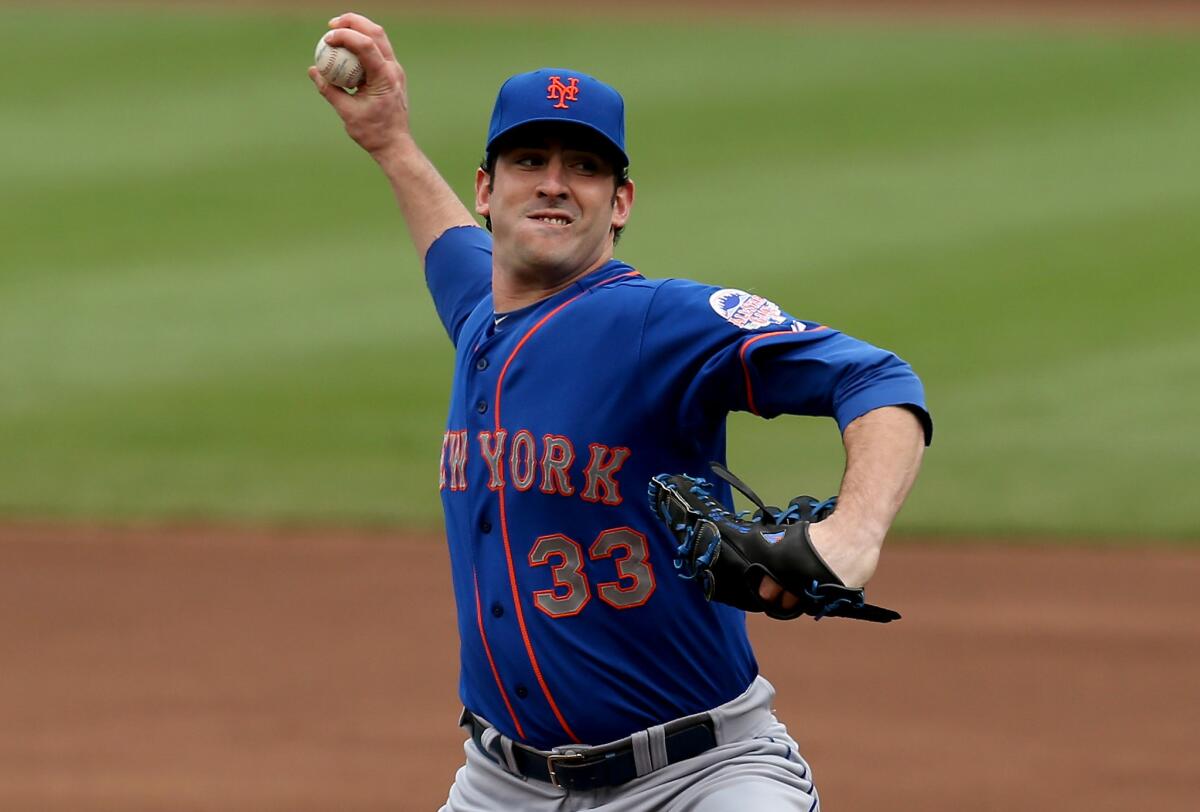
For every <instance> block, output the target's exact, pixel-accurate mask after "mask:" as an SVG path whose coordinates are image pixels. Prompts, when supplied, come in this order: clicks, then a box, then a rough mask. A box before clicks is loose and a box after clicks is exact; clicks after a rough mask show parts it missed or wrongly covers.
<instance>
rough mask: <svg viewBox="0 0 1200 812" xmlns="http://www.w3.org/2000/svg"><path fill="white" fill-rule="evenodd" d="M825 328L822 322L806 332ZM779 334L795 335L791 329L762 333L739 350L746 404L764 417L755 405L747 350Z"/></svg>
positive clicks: (752, 410) (747, 341) (747, 340)
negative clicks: (744, 382)
mask: <svg viewBox="0 0 1200 812" xmlns="http://www.w3.org/2000/svg"><path fill="white" fill-rule="evenodd" d="M824 329H827V328H826V327H825V325H824V324H822V325H821V326H820V327H814V328H812V329H811V330H805V331H804V332H806V333H815V332H816V331H818V330H824ZM779 335H793V333H792V331H791V330H776V331H774V332H772V333H760V334H759V335H756V336H753V337H751V338H748V339H746V340H745V341H744V342H743V343H742V348H741V350H739V351H738V360H739V361H741V362H742V377H743V378H745V381H746V405H747V406H749V407H750V413H751V414H753V415H757V416H758V417H762V415H760V414H759V413H758V407H757V406H755V405H754V387H752V386H751V385H750V367H749V366H748V365H747V364H746V350H748V349H750V345H751V344H754V343H756V342H759V341H762V340H763V339H764V338H773V337H774V336H779Z"/></svg>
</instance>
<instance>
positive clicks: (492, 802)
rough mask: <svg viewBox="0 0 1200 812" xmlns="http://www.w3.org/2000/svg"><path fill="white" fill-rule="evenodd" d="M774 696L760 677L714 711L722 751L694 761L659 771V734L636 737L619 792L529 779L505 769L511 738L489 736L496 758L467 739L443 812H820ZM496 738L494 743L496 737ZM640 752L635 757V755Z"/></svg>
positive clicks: (487, 741)
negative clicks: (654, 746) (634, 773)
mask: <svg viewBox="0 0 1200 812" xmlns="http://www.w3.org/2000/svg"><path fill="white" fill-rule="evenodd" d="M774 698H775V689H774V688H773V687H772V686H771V683H769V682H767V680H765V679H764V678H762V677H761V676H760V677H758V678H757V679H755V681H754V682H752V683H750V687H749V688H747V689H746V691H745V692H744V693H743V694H742V695H741V696H739V697H737V698H736V699H734V700H732V701H730V702H727V703H725V704H724V705H721V706H720V707H717V708H714V709H713V710H712V711H710V713H711V715H712V719H713V723H714V729H715V732H716V739H717V746H716V747H714V748H712V749H711V750H708V751H706V752H704V753H701V754H700V755H698V756H694V757H693V758H689V759H685V760H683V761H680V762H677V763H675V764H668V765H667V766H665V767H659V768H655V767H654V764H653V762H654V759H653V757H652V755H651V753H650V752H649V751H650V749H651V745H650V744H649V743H648V742H649V741H651V740H652V739H653V738H654V736H655V728H650V729H649V730H648V731H645V733H648V734H649V735H640V734H636V735H635V736H634V737H633V742H634V746H635V748H638V747H641V748H644V752H641V753H638V763H639V764H644V765H646V769H645V770H639V772H640V773H641V774H640V775H639V777H637V778H635V779H634V780H632V781H629V782H627V783H625V784H621V785H620V786H616V787H608V788H603V789H595V790H565V789H560V788H557V787H554V786H553V785H551V784H549V783H546V782H544V781H539V780H537V779H532V778H524V777H522V776H519V775H516V774H514V773H513V772H511V771H509V770H508V769H507V768H506V767H504V766H503V764H504V762H505V759H504V755H503V753H504V747H505V740H506V737H504V736H502V735H500V734H499V732H498V731H495V732H494V731H487V732H486V733H485V734H484V736H483V742H484V744H485V746H487V748H488V750H489V752H490V753H491V757H489V756H487V755H484V753H483V752H481V751H480V749H479V747H478V746H477V745H476V744H475V742H474V740H472V739H467V741H466V744H465V745H464V748H463V749H464V750H465V751H466V754H467V762H466V764H465V765H463V766H462V767H460V768H459V770H458V773H457V775H456V776H455V779H454V786H452V787H451V788H450V797H449V798H448V799H447V801H446V804H445V806H443V807H442V808H441V812H515V811H516V810H520V811H521V812H577V810H598V811H599V812H659V811H660V810H661V812H734V811H735V810H737V811H739V812H740V810H755V812H819V810H820V799H819V798H818V796H817V790H816V788H815V787H814V786H813V782H812V771H811V770H810V769H809V767H808V764H807V763H805V761H804V759H803V758H801V757H800V752H799V748H798V747H797V745H796V742H795V741H794V740H793V739H792V737H791V736H789V735H788V733H787V728H785V727H784V726H783V724H782V723H781V722H780V721H779V720H778V719H776V718H775V714H774V713H773V712H772V710H771V703H772V702H773V701H774ZM489 734H492V735H489ZM636 752H637V750H636V749H635V753H636Z"/></svg>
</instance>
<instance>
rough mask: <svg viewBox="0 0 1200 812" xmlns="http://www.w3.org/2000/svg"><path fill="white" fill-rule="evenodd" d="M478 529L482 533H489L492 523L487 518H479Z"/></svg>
mask: <svg viewBox="0 0 1200 812" xmlns="http://www.w3.org/2000/svg"><path fill="white" fill-rule="evenodd" d="M479 529H480V530H481V531H482V532H484V533H490V532H492V523H491V522H489V521H488V520H487V519H480V520H479Z"/></svg>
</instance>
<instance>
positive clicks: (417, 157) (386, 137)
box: [308, 14, 479, 259]
mask: <svg viewBox="0 0 1200 812" xmlns="http://www.w3.org/2000/svg"><path fill="white" fill-rule="evenodd" d="M329 27H330V28H331V29H333V30H332V31H331V32H330V33H329V34H326V35H325V41H326V42H328V43H329V44H330V45H336V46H341V47H343V48H346V49H348V50H350V51H352V52H353V53H354V55H355V56H357V57H358V59H359V61H360V62H362V65H363V68H364V69H365V71H366V77H367V81H366V84H365V85H363V86H362V87H360V88H359V89H358V92H357V93H355V94H353V95H351V94H349V93H346V92H345V91H344V90H342V89H341V88H339V87H335V86H333V85H331V84H329V83H327V82H326V81H325V80H324V79H322V78H321V75H320V74H319V73H318V72H317V69H316V68H315V67H310V68H309V69H308V76H309V78H310V79H312V81H313V84H314V85H316V87H317V90H318V91H319V92H320V94H321V95H322V96H324V97H325V100H326V101H327V102H329V104H330V105H331V106H332V107H333V109H334V110H336V111H337V114H338V115H339V116H340V117H341V119H342V122H343V123H344V124H345V125H346V132H347V133H348V134H349V135H350V137H351V138H353V139H354V140H355V141H356V142H358V145H359V146H361V147H362V148H363V149H364V150H366V152H367V154H369V155H370V156H371V157H372V158H373V159H375V162H376V163H378V164H379V166H380V168H381V169H383V172H384V174H385V175H386V176H387V179H388V182H389V183H390V184H391V186H392V192H393V193H394V194H395V196H396V202H397V203H398V204H399V205H400V212H401V214H402V215H403V217H404V222H405V224H406V225H407V226H408V233H409V236H411V237H412V241H413V245H414V246H415V247H416V249H417V254H418V256H420V257H421V258H422V259H424V257H425V254H426V253H427V252H428V251H429V246H430V245H432V244H433V242H434V240H436V239H437V238H438V237H439V236H441V235H442V234H443V233H444V232H445V231H446V230H448V229H451V228H454V227H456V226H477V225H479V223H478V222H477V221H476V220H475V218H474V217H473V216H472V215H471V213H470V212H469V211H467V208H466V206H464V205H463V204H462V202H461V201H460V200H459V199H458V196H457V195H455V194H454V191H453V190H452V189H451V188H450V185H449V184H447V183H446V181H445V179H443V178H442V176H441V175H440V174H438V171H437V169H435V168H434V166H433V164H432V163H430V161H429V159H428V158H427V157H425V154H424V153H423V152H421V150H420V148H419V147H418V146H417V143H416V141H415V140H414V139H413V137H412V132H411V131H410V130H409V124H408V91H407V86H406V79H405V75H404V69H403V68H402V67H400V63H399V62H397V61H396V54H395V52H394V51H393V50H392V46H391V43H390V42H389V41H388V37H387V33H386V32H385V31H384V30H383V28H382V27H381V26H380V25H378V24H377V23H374V22H372V21H371V20H369V19H367V18H366V17H364V16H362V15H361V14H342V15H341V16H338V17H334V18H333V19H332V20H330V21H329Z"/></svg>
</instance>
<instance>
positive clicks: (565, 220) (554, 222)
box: [526, 210, 575, 226]
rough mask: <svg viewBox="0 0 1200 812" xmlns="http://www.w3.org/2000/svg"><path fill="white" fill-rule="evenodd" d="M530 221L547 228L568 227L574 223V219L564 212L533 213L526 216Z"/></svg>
mask: <svg viewBox="0 0 1200 812" xmlns="http://www.w3.org/2000/svg"><path fill="white" fill-rule="evenodd" d="M526 216H527V217H528V218H529V219H530V220H535V221H537V222H539V223H543V224H545V225H548V226H569V225H571V223H573V222H575V218H574V217H572V216H571V215H569V214H567V213H566V212H564V211H557V210H550V211H535V212H532V213H530V214H528V215H526Z"/></svg>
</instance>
